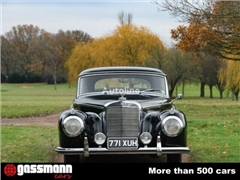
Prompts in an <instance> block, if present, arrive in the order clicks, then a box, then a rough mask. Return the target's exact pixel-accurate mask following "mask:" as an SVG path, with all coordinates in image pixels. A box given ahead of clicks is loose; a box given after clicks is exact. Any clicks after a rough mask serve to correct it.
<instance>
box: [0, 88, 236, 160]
mask: <svg viewBox="0 0 240 180" xmlns="http://www.w3.org/2000/svg"><path fill="white" fill-rule="evenodd" d="M178 90H179V89H178ZM205 92H206V97H205V98H199V86H196V85H188V86H186V87H185V92H184V98H183V99H181V100H177V101H175V105H176V107H177V109H179V110H182V111H183V112H184V113H185V114H186V117H187V120H188V146H189V147H190V149H191V152H190V155H191V158H190V162H240V136H239V134H240V102H236V101H232V100H231V98H230V97H228V96H227V93H225V94H224V98H223V99H219V98H218V96H219V95H218V92H217V90H216V89H214V98H213V99H211V98H209V95H208V88H207V87H206V91H205ZM74 95H75V86H73V87H72V88H68V85H67V84H60V85H58V86H57V90H55V89H54V86H53V85H47V84H2V85H1V103H2V104H1V116H2V117H8V118H12V117H24V116H37V115H40V114H50V113H54V112H60V111H63V110H64V109H67V108H69V106H70V104H71V102H72V100H73V98H74ZM57 145H58V134H57V128H54V127H42V126H39V127H31V126H19V127H18V126H1V161H2V162H53V160H54V155H55V152H54V148H55V147H56V146H57Z"/></svg>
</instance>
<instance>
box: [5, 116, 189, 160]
mask: <svg viewBox="0 0 240 180" xmlns="http://www.w3.org/2000/svg"><path fill="white" fill-rule="evenodd" d="M60 114H61V112H59V113H55V114H50V115H46V116H39V117H27V118H1V125H11V126H54V127H57V125H58V118H59V116H60ZM189 157H190V156H189V154H184V155H183V159H182V160H183V162H189ZM96 158H97V159H98V161H99V162H102V161H105V162H111V159H112V158H110V157H109V158H107V159H106V157H105V158H102V157H96ZM99 158H100V159H99ZM128 158H129V157H128ZM128 158H125V160H124V158H122V157H121V158H119V160H118V159H117V158H116V157H115V158H114V162H115V161H119V162H125V161H126V162H129V159H128ZM95 160H96V159H95ZM106 160H108V161H106ZM132 160H133V161H139V160H138V159H135V160H134V157H133V159H132ZM91 161H92V160H91V159H89V160H87V161H86V162H91ZM148 161H149V158H146V159H142V162H148ZM55 162H59V163H61V162H63V156H62V155H60V154H57V155H56V157H55ZM150 162H156V159H155V160H154V159H152V160H150Z"/></svg>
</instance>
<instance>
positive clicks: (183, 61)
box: [162, 47, 197, 97]
mask: <svg viewBox="0 0 240 180" xmlns="http://www.w3.org/2000/svg"><path fill="white" fill-rule="evenodd" d="M193 62H194V61H193V60H192V55H191V54H190V53H186V52H184V51H182V50H180V49H176V48H175V47H172V48H169V49H168V51H167V54H166V56H165V61H164V65H163V68H162V70H163V71H164V72H165V73H166V74H167V79H168V82H169V86H170V88H169V95H170V97H172V96H173V91H174V89H175V87H176V86H177V83H178V82H179V81H180V80H181V79H182V78H184V77H185V78H186V76H189V74H192V71H193V70H194V71H197V69H196V64H194V63H193Z"/></svg>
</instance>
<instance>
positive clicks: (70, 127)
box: [62, 116, 84, 137]
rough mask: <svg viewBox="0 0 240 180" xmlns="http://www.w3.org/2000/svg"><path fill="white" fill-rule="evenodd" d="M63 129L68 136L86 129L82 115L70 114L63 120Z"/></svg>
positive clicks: (73, 135)
mask: <svg viewBox="0 0 240 180" xmlns="http://www.w3.org/2000/svg"><path fill="white" fill-rule="evenodd" d="M62 127H63V131H64V133H65V134H66V135H67V136H70V137H75V136H78V135H79V134H81V133H82V132H83V130H84V123H83V120H82V119H81V118H80V117H77V116H68V117H67V118H66V119H64V120H63V121H62Z"/></svg>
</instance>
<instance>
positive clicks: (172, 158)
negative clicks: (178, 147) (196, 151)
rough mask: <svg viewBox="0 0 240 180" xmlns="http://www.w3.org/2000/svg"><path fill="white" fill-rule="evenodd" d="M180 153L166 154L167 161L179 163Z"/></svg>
mask: <svg viewBox="0 0 240 180" xmlns="http://www.w3.org/2000/svg"><path fill="white" fill-rule="evenodd" d="M181 162H182V155H181V154H168V155H167V163H181Z"/></svg>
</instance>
